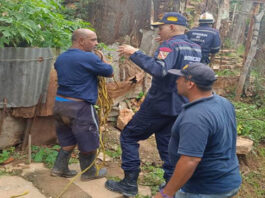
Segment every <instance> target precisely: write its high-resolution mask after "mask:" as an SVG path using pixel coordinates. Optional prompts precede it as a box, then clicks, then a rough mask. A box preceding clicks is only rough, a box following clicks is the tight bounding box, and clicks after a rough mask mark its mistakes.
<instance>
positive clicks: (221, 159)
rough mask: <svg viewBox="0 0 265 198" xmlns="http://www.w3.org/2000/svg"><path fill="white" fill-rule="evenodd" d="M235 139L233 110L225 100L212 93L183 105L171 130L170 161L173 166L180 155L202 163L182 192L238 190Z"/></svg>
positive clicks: (204, 192) (238, 179)
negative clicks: (199, 159)
mask: <svg viewBox="0 0 265 198" xmlns="http://www.w3.org/2000/svg"><path fill="white" fill-rule="evenodd" d="M236 137H237V127H236V118H235V111H234V107H233V105H232V104H231V103H230V102H229V101H228V100H226V99H225V98H223V97H221V96H218V95H215V94H214V95H213V96H211V97H207V98H202V99H199V100H196V101H194V102H191V103H187V104H185V105H184V107H183V110H182V112H181V113H180V115H179V116H178V118H177V120H176V122H175V124H174V126H173V127H172V136H171V139H170V143H169V158H170V161H171V163H172V164H174V165H176V163H177V162H178V159H179V157H180V156H181V155H186V156H192V157H200V158H201V161H200V163H199V165H198V166H197V168H196V170H195V172H194V174H193V175H192V177H191V178H190V179H189V180H188V182H187V183H186V184H185V185H184V186H183V187H182V190H184V191H185V192H189V193H195V194H197V193H199V194H219V193H220V194H221V193H225V192H229V191H231V190H233V189H235V188H237V187H239V186H240V184H241V177H240V173H239V164H238V159H237V156H236Z"/></svg>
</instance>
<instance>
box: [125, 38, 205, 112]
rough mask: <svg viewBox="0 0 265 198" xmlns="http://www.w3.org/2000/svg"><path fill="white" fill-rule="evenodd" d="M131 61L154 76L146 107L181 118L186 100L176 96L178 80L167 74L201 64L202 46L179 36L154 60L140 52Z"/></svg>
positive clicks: (158, 52)
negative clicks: (189, 65) (171, 70)
mask: <svg viewBox="0 0 265 198" xmlns="http://www.w3.org/2000/svg"><path fill="white" fill-rule="evenodd" d="M130 59H131V60H132V61H133V62H134V63H135V64H137V65H138V66H139V67H141V68H142V69H143V70H144V71H145V72H147V73H149V74H151V75H152V76H153V79H152V85H151V88H150V89H149V91H148V93H147V96H146V98H145V101H144V102H143V105H146V107H148V109H149V110H150V111H153V112H154V113H157V114H160V115H169V116H176V115H178V114H179V112H180V111H181V106H182V104H183V103H185V102H187V100H186V98H184V97H182V96H180V95H178V94H177V88H176V76H174V75H170V74H168V70H169V69H173V68H174V69H181V68H182V67H183V66H185V65H186V64H188V63H189V62H200V60H201V48H200V46H199V45H197V44H196V43H193V42H191V41H190V40H188V38H187V36H186V35H177V36H174V37H172V38H171V39H169V40H167V41H164V42H163V43H162V44H161V45H160V46H159V47H158V49H157V50H156V52H155V55H154V57H150V56H147V55H145V54H144V53H142V52H141V51H137V52H135V53H134V54H133V55H131V57H130Z"/></svg>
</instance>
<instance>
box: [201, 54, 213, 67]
mask: <svg viewBox="0 0 265 198" xmlns="http://www.w3.org/2000/svg"><path fill="white" fill-rule="evenodd" d="M210 62H211V61H210V59H209V55H208V54H202V58H201V63H204V64H207V65H208V64H210Z"/></svg>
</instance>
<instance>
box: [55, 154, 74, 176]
mask: <svg viewBox="0 0 265 198" xmlns="http://www.w3.org/2000/svg"><path fill="white" fill-rule="evenodd" d="M71 153H72V152H70V151H65V150H63V149H60V151H59V153H58V155H57V157H56V161H55V163H54V166H53V168H52V170H51V176H59V177H67V178H69V177H74V176H75V175H76V174H77V172H76V171H74V170H69V168H68V163H69V160H70V158H71Z"/></svg>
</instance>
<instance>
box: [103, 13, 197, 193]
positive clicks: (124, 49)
mask: <svg viewBox="0 0 265 198" xmlns="http://www.w3.org/2000/svg"><path fill="white" fill-rule="evenodd" d="M152 25H154V26H156V27H158V28H159V33H158V34H159V36H160V37H161V40H163V42H162V43H161V45H160V46H159V47H158V49H157V51H156V52H155V55H154V57H150V56H147V55H145V54H144V53H143V52H141V51H140V50H138V49H136V48H134V47H132V46H130V45H122V46H120V47H119V52H120V54H121V55H128V56H130V59H131V60H132V61H133V62H134V63H135V64H137V65H138V66H139V67H140V68H142V69H143V70H144V71H145V72H147V73H149V74H151V75H152V77H153V79H152V85H151V88H150V89H149V91H148V93H147V95H146V98H145V100H144V102H143V103H142V105H141V108H140V110H139V111H138V112H137V113H136V114H135V115H134V117H133V118H132V120H131V121H130V122H129V123H128V124H127V126H126V127H125V128H124V130H123V131H122V132H121V136H120V143H121V148H122V169H123V170H124V174H125V177H124V179H123V180H121V181H120V182H115V181H112V180H108V181H107V182H106V184H105V186H106V188H107V189H109V190H112V191H116V192H119V193H122V194H123V195H126V196H134V195H136V194H137V193H138V186H137V179H138V176H139V172H140V168H139V167H140V159H139V151H138V150H139V144H138V142H139V141H140V140H145V139H147V138H149V137H150V136H151V135H152V134H155V137H156V143H157V148H158V151H159V154H160V157H161V159H162V160H163V162H164V164H163V169H164V178H165V180H166V181H168V180H169V179H170V177H171V175H172V173H173V170H174V167H173V166H172V165H171V164H170V162H169V160H168V143H169V139H170V131H171V127H172V125H173V123H174V121H175V120H176V118H177V116H178V114H179V113H180V111H181V106H182V104H184V103H185V102H186V98H185V97H182V96H180V95H178V94H177V89H176V86H175V81H176V77H175V76H172V75H168V70H169V69H173V68H174V69H181V68H182V67H183V66H184V65H186V64H187V63H189V62H199V61H200V59H201V49H200V46H199V45H197V44H195V43H192V42H191V41H190V40H188V39H187V36H186V35H185V34H184V31H185V27H186V18H185V17H184V16H182V15H181V14H179V13H176V12H169V13H166V14H165V15H164V17H163V18H162V20H160V21H159V22H156V23H154V24H152Z"/></svg>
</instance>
